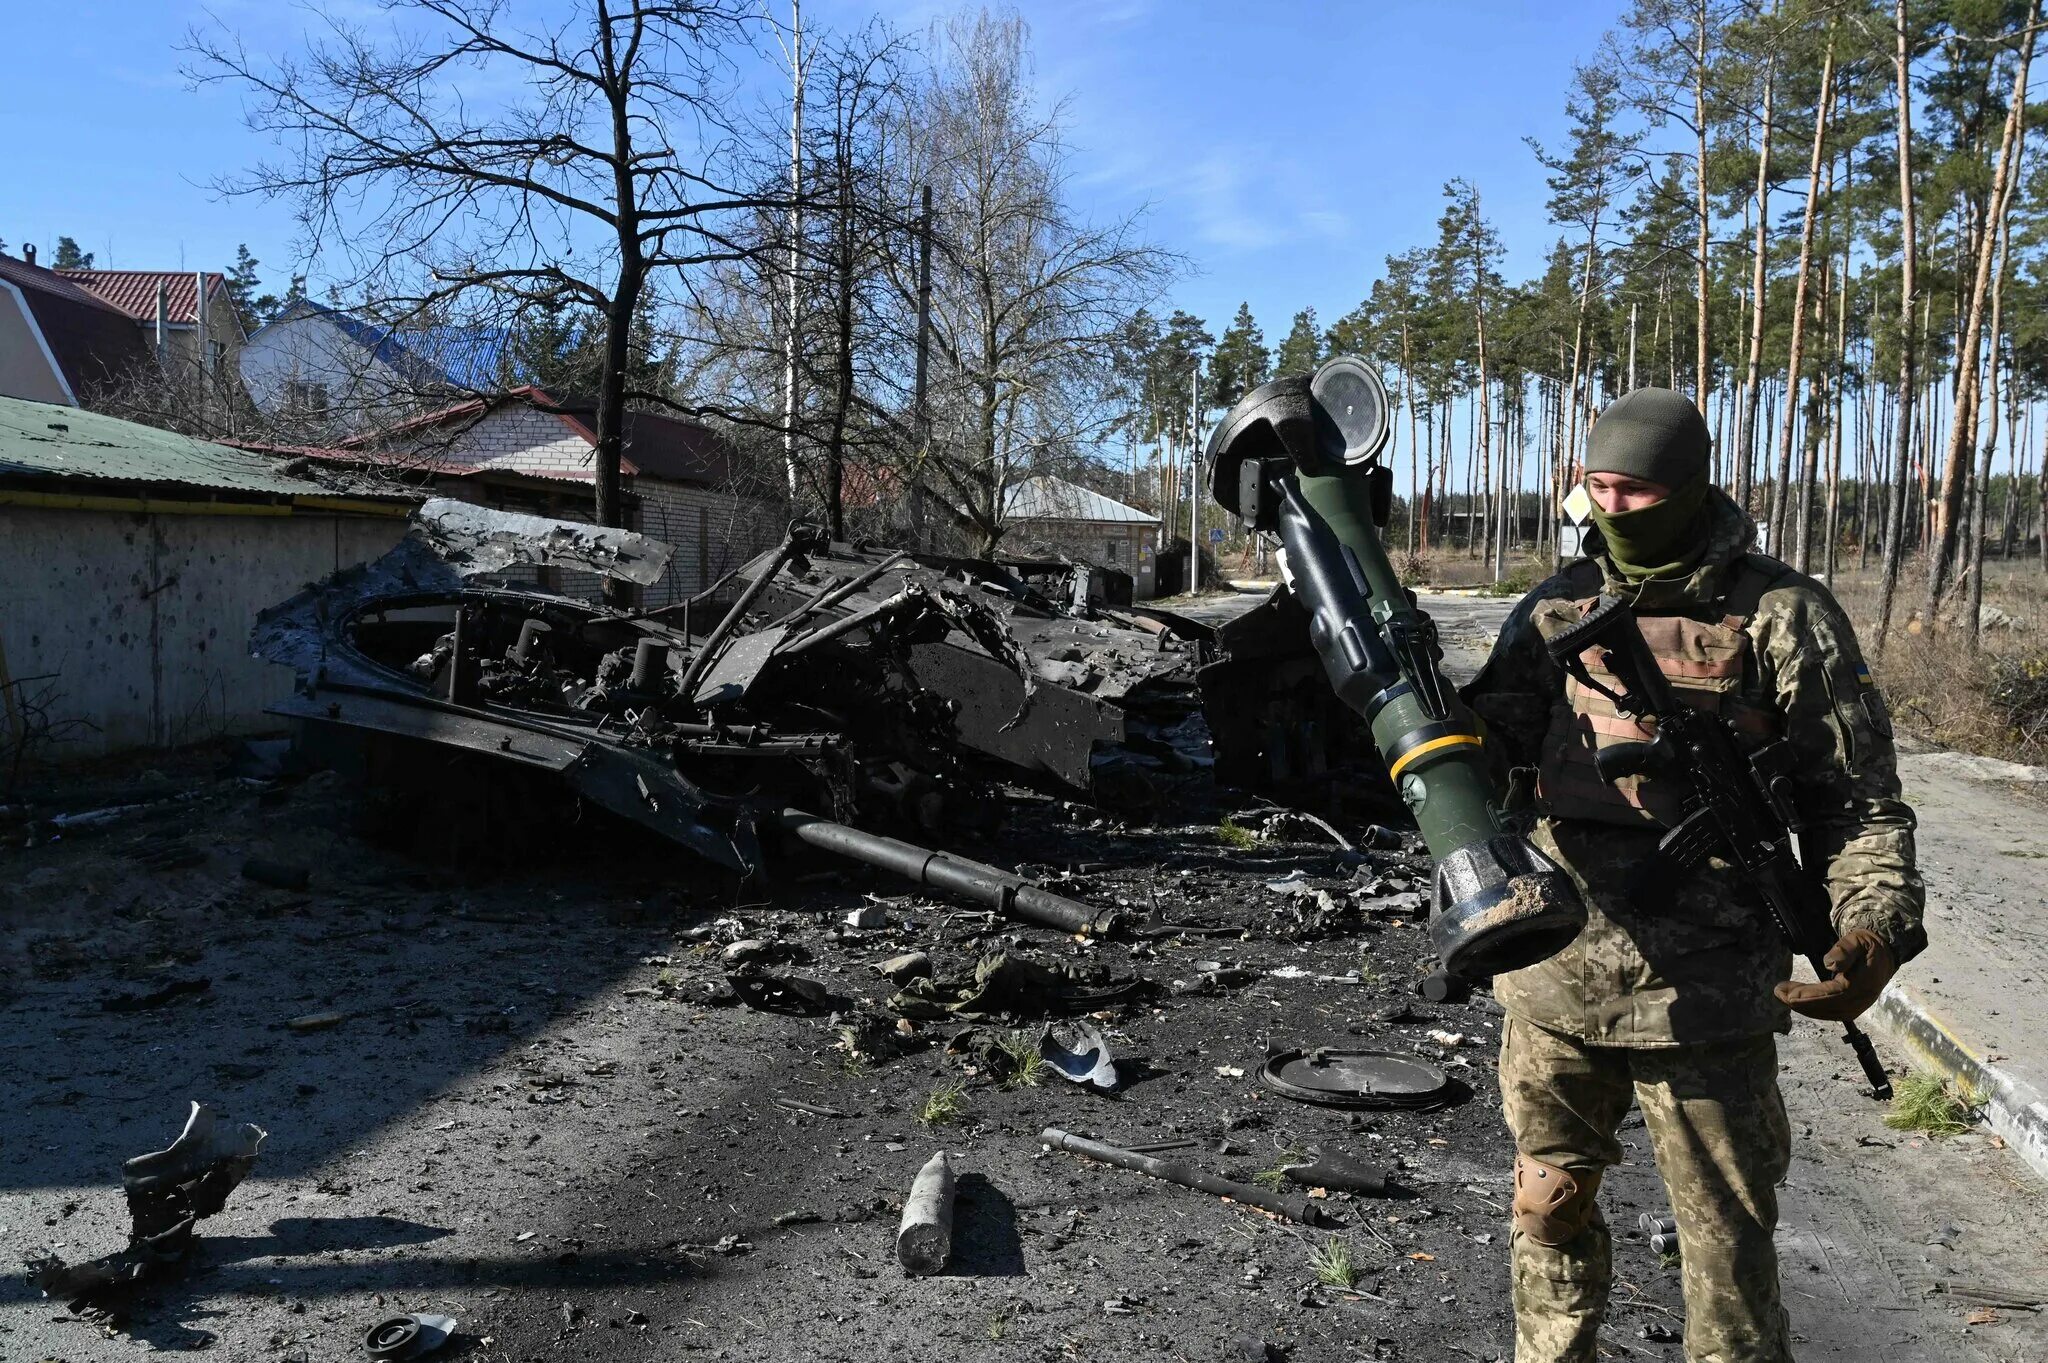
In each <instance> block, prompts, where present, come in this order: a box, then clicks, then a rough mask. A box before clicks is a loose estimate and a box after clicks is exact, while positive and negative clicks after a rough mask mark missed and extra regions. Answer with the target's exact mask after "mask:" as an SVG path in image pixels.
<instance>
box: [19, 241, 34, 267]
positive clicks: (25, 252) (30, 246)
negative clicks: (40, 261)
mask: <svg viewBox="0 0 2048 1363" xmlns="http://www.w3.org/2000/svg"><path fill="white" fill-rule="evenodd" d="M21 258H22V259H23V260H24V261H26V262H27V263H29V264H30V265H33V264H35V263H36V247H35V243H34V242H32V241H25V242H23V243H22V244H21Z"/></svg>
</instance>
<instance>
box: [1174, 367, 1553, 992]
mask: <svg viewBox="0 0 2048 1363" xmlns="http://www.w3.org/2000/svg"><path fill="white" fill-rule="evenodd" d="M1388 433H1389V423H1388V419H1387V395H1386V389H1385V387H1384V386H1383V385H1382V384H1381V382H1380V378H1379V375H1378V374H1377V373H1376V372H1375V371H1374V370H1373V369H1372V368H1371V367H1370V366H1368V365H1366V364H1365V363H1364V362H1363V361H1361V360H1359V359H1356V358H1354V357H1352V356H1348V355H1343V356H1338V357H1336V358H1334V359H1331V360H1330V361H1328V362H1327V363H1325V364H1324V365H1323V366H1322V368H1320V369H1318V370H1317V371H1316V373H1315V375H1314V376H1313V377H1312V378H1311V377H1309V376H1306V375H1294V376H1290V377H1287V378H1281V379H1275V380H1274V381H1273V382H1271V383H1267V384H1262V385H1261V386H1259V387H1258V388H1255V389H1253V390H1252V391H1251V392H1249V393H1247V394H1246V395H1245V396H1244V398H1243V399H1242V400H1240V401H1239V402H1238V404H1237V405H1236V406H1235V407H1233V408H1231V409H1230V412H1229V414H1228V415H1227V416H1225V417H1224V419H1223V422H1222V424H1221V425H1219V426H1218V427H1217V428H1216V431H1215V433H1214V434H1213V435H1212V436H1211V437H1210V439H1209V449H1208V462H1209V479H1210V490H1211V492H1212V494H1213V495H1214V496H1215V498H1216V500H1217V502H1218V503H1220V504H1221V505H1222V506H1223V507H1224V508H1225V509H1227V510H1229V511H1231V512H1233V513H1234V514H1236V515H1238V516H1239V517H1241V518H1243V519H1244V520H1245V521H1246V522H1247V523H1248V524H1250V525H1251V526H1252V527H1253V528H1254V529H1256V530H1262V531H1266V532H1268V533H1272V534H1277V535H1278V536H1279V537H1280V541H1281V544H1282V545H1283V546H1284V549H1285V554H1284V560H1283V561H1284V565H1285V571H1286V576H1287V585H1288V589H1289V590H1290V591H1291V592H1292V593H1293V594H1294V596H1295V597H1296V599H1297V600H1299V602H1300V603H1301V606H1302V608H1303V609H1304V610H1305V611H1306V612H1307V614H1308V617H1309V636H1310V640H1311V642H1312V643H1313V644H1314V646H1315V650H1316V653H1317V655H1318V656H1319V657H1320V658H1321V659H1322V663H1323V669H1324V671H1325V672H1326V673H1327V674H1328V676H1329V679H1330V684H1331V686H1333V687H1334V688H1335V689H1336V692H1337V695H1338V697H1339V699H1341V700H1342V701H1343V702H1344V703H1345V704H1346V705H1347V706H1349V707H1350V708H1351V709H1352V710H1353V711H1355V712H1357V713H1358V714H1359V715H1360V716H1361V717H1362V718H1363V719H1364V720H1365V722H1366V724H1367V726H1368V727H1369V728H1370V729H1371V732H1372V738H1373V742H1374V744H1375V745H1376V746H1377V747H1378V748H1379V751H1380V756H1381V757H1382V759H1384V760H1385V762H1386V764H1387V771H1388V774H1389V775H1390V776H1391V777H1392V778H1393V782H1394V787H1395V789H1396V790H1397V791H1399V792H1400V795H1401V799H1402V800H1403V801H1404V802H1405V803H1406V804H1407V806H1408V808H1409V810H1410V811H1412V812H1413V814H1414V815H1415V819H1416V822H1417V823H1418V824H1420V825H1421V828H1422V836H1423V840H1424V841H1425V842H1427V843H1428V844H1429V851H1430V855H1431V856H1432V857H1434V858H1435V859H1436V873H1435V876H1434V878H1433V894H1432V903H1431V914H1430V925H1429V931H1430V939H1431V941H1432V942H1433V943H1434V944H1435V946H1436V950H1437V954H1438V956H1439V957H1440V958H1441V959H1442V960H1443V963H1444V967H1445V968H1446V969H1447V970H1449V971H1451V972H1452V973H1453V974H1456V975H1462V976H1465V977H1467V978H1473V977H1477V976H1483V975H1493V974H1498V973H1501V972H1503V971H1508V970H1517V969H1520V968H1521V967H1523V966H1528V965H1534V964H1535V963H1536V962H1538V961H1541V960H1545V959H1547V958H1548V957H1550V956H1553V955H1555V954H1556V953H1557V952H1559V951H1561V950H1563V949H1564V947H1565V946H1566V945H1567V944H1568V943H1570V942H1571V940H1572V939H1573V938H1574V937H1576V936H1577V935H1578V933H1579V930H1580V929H1581V928H1582V927H1584V926H1585V922H1586V909H1585V906H1584V904H1583V903H1581V902H1580V899H1579V896H1578V891H1577V889H1576V888H1575V887H1574V886H1573V884H1572V882H1571V880H1570V878H1569V877H1568V876H1566V875H1565V873H1564V872H1563V871H1561V870H1560V869H1559V868H1558V867H1557V865H1556V864H1555V863H1553V862H1551V861H1550V860H1549V859H1548V858H1546V857H1545V856H1544V855H1543V854H1542V853H1540V852H1538V851H1537V850H1536V849H1535V848H1534V847H1531V846H1530V845H1529V843H1528V842H1527V840H1525V839H1524V838H1522V837H1520V836H1517V835H1515V834H1513V833H1510V832H1508V831H1507V827H1506V824H1505V822H1504V820H1503V819H1502V816H1501V811H1500V805H1499V801H1498V798H1497V796H1496V793H1495V789H1494V784H1493V780H1492V777H1491V775H1490V773H1489V771H1488V767H1487V762H1486V754H1485V751H1484V745H1485V738H1484V735H1483V733H1482V732H1481V728H1480V725H1479V723H1478V721H1477V720H1476V718H1475V717H1474V716H1473V714H1472V712H1471V711H1470V710H1468V709H1467V708H1466V707H1465V705H1464V703H1463V702H1462V701H1460V700H1459V699H1458V697H1457V694H1456V692H1454V691H1453V690H1452V689H1451V688H1450V686H1449V685H1447V684H1446V683H1445V681H1444V678H1443V674H1442V673H1441V672H1440V671H1439V670H1438V666H1437V664H1438V662H1439V660H1440V659H1441V657H1442V652H1441V650H1440V649H1439V648H1438V646H1437V638H1436V626H1435V623H1434V622H1433V621H1431V620H1430V618H1429V616H1427V615H1426V614H1424V613H1423V612H1422V611H1420V610H1417V609H1416V607H1415V603H1414V601H1413V599H1412V598H1411V597H1410V596H1409V594H1408V592H1407V590H1406V589H1405V588H1404V587H1402V586H1401V583H1400V579H1399V577H1398V576H1397V575H1396V574H1395V572H1394V567H1393V565H1392V564H1391V563H1389V562H1388V561H1387V554H1386V549H1385V547H1384V546H1383V545H1382V544H1381V542H1380V533H1379V532H1380V529H1381V527H1383V526H1385V524H1386V523H1387V517H1388V513H1389V511H1390V509H1391V506H1392V494H1393V472H1392V470H1391V469H1389V468H1387V467H1386V466H1385V465H1383V464H1381V463H1380V462H1379V456H1380V451H1381V450H1382V449H1383V448H1384V447H1385V445H1386V442H1387V436H1388Z"/></svg>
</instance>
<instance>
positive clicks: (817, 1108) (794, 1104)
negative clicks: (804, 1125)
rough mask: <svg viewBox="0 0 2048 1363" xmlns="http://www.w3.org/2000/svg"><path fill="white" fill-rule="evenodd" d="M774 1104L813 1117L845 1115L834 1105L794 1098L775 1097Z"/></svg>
mask: <svg viewBox="0 0 2048 1363" xmlns="http://www.w3.org/2000/svg"><path fill="white" fill-rule="evenodd" d="M775 1106H777V1107H780V1108H787V1109H789V1110H790V1111H791V1112H803V1113H808V1114H809V1115H811V1116H813V1117H844V1116H845V1115H846V1114H845V1113H844V1112H841V1111H840V1110H839V1109H838V1108H836V1107H825V1106H824V1105H822V1104H820V1103H805V1102H800V1101H798V1100H797V1099H795V1098H777V1099H776V1100H775Z"/></svg>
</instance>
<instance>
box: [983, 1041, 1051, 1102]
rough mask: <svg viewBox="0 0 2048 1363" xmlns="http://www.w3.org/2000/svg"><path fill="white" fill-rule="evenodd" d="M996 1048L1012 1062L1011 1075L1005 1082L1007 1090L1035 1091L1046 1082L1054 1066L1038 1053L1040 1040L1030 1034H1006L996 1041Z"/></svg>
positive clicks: (1004, 1085)
mask: <svg viewBox="0 0 2048 1363" xmlns="http://www.w3.org/2000/svg"><path fill="white" fill-rule="evenodd" d="M996 1048H997V1049H998V1050H1000V1051H1001V1052H1002V1053H1003V1057H1004V1059H1006V1060H1008V1061H1009V1062H1010V1073H1009V1075H1008V1076H1007V1077H1006V1078H1004V1080H1003V1087H1004V1088H1007V1089H1015V1088H1027V1089H1035V1088H1037V1087H1038V1086H1039V1085H1040V1084H1043V1083H1044V1082H1045V1076H1046V1075H1047V1074H1048V1073H1049V1072H1050V1071H1051V1069H1052V1066H1050V1065H1048V1064H1046V1063H1045V1057H1044V1056H1042V1055H1040V1054H1039V1053H1038V1038H1037V1037H1036V1036H1034V1035H1033V1034H1032V1033H1030V1032H1004V1033H1003V1034H1002V1036H1001V1037H999V1038H997V1040H996Z"/></svg>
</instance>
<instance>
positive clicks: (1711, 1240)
mask: <svg viewBox="0 0 2048 1363" xmlns="http://www.w3.org/2000/svg"><path fill="white" fill-rule="evenodd" d="M1635 1072H1636V1101H1637V1103H1638V1105H1639V1106H1641V1108H1642V1110H1643V1119H1644V1125H1645V1126H1647V1127H1648V1128H1649V1134H1650V1143H1651V1146H1652V1147H1653V1148H1654V1149H1655V1151H1656V1154H1657V1168H1658V1171H1659V1172H1660V1173H1662V1174H1663V1176H1664V1186H1665V1187H1666V1189H1668V1190H1669V1192H1670V1194H1671V1211H1672V1215H1673V1216H1675V1217H1676V1218H1677V1220H1678V1241H1679V1253H1680V1256H1681V1262H1682V1263H1683V1266H1684V1287H1685V1355H1686V1357H1687V1358H1688V1359H1690V1360H1691V1363H1791V1358H1792V1346H1791V1343H1790V1333H1791V1332H1790V1328H1789V1326H1788V1324H1787V1321H1786V1318H1785V1309H1784V1306H1783V1304H1782V1303H1781V1300H1780V1297H1779V1290H1778V1251H1777V1247H1776V1245H1775V1244H1774V1243H1773V1241H1772V1236H1773V1233H1774V1232H1775V1230H1776V1229H1777V1224H1778V1197H1777V1185H1778V1182H1779V1180H1781V1179H1782V1178H1784V1176H1785V1170H1786V1167H1787V1165H1788V1164H1789V1163H1790V1160H1791V1146H1792V1135H1791V1129H1790V1127H1789V1125H1788V1124H1787V1122H1786V1120H1785V1104H1784V1100H1783V1098H1782V1097H1781V1096H1780V1095H1779V1093H1778V1082H1777V1081H1778V1073H1777V1046H1776V1042H1775V1040H1774V1039H1773V1038H1771V1037H1768V1036H1765V1037H1756V1038H1748V1039H1744V1040H1740V1041H1730V1042H1719V1043H1712V1044H1708V1045H1700V1046H1675V1047H1672V1048H1670V1049H1668V1050H1661V1051H1641V1052H1638V1053H1637V1054H1636V1056H1635Z"/></svg>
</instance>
